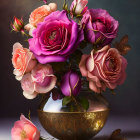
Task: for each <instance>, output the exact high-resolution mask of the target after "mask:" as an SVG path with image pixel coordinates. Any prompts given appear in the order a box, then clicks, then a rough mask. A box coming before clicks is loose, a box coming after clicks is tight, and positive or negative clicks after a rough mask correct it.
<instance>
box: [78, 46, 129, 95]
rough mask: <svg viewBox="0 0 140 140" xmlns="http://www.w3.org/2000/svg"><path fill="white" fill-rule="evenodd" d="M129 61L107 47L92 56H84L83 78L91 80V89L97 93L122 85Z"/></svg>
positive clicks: (80, 65)
mask: <svg viewBox="0 0 140 140" xmlns="http://www.w3.org/2000/svg"><path fill="white" fill-rule="evenodd" d="M126 66H127V60H126V59H125V58H124V57H123V56H121V55H120V54H119V52H118V50H117V49H115V48H110V46H105V47H103V48H102V49H101V50H98V51H97V52H94V50H92V51H91V55H83V56H82V58H81V62H80V64H79V68H80V71H81V74H82V76H85V77H87V80H89V88H90V89H91V90H93V91H95V92H97V93H100V92H102V91H105V89H106V87H108V88H110V89H114V88H116V86H117V85H121V84H122V83H123V82H124V80H125V78H126V73H125V69H126Z"/></svg>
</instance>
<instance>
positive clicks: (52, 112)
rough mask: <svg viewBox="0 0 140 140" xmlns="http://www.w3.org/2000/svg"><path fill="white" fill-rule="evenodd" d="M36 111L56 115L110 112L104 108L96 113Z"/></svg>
mask: <svg viewBox="0 0 140 140" xmlns="http://www.w3.org/2000/svg"><path fill="white" fill-rule="evenodd" d="M37 111H41V112H44V113H56V114H57V113H58V114H68V113H69V114H85V113H98V112H106V111H108V112H109V111H110V109H109V108H106V109H104V110H98V111H90V112H49V111H42V110H40V109H38V110H37Z"/></svg>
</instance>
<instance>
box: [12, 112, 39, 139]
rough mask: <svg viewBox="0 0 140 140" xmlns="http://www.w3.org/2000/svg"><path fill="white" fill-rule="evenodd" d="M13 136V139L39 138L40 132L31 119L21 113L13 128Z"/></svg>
mask: <svg viewBox="0 0 140 140" xmlns="http://www.w3.org/2000/svg"><path fill="white" fill-rule="evenodd" d="M11 136H12V140H39V139H40V132H39V131H38V129H37V128H36V126H35V125H34V124H33V123H32V122H31V121H30V120H28V119H27V118H25V116H24V115H21V116H20V120H19V121H16V122H15V124H14V127H13V128H12V130H11Z"/></svg>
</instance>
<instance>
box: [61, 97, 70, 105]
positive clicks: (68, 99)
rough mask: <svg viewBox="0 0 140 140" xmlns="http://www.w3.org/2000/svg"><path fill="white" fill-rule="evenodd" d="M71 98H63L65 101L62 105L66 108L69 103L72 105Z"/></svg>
mask: <svg viewBox="0 0 140 140" xmlns="http://www.w3.org/2000/svg"><path fill="white" fill-rule="evenodd" d="M71 100H72V99H71V96H66V97H64V98H63V101H62V105H63V106H65V105H67V104H68V103H70V102H71Z"/></svg>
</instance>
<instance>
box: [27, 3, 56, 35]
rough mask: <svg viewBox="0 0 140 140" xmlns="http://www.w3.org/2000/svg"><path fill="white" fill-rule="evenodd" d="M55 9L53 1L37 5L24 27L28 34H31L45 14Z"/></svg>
mask: <svg viewBox="0 0 140 140" xmlns="http://www.w3.org/2000/svg"><path fill="white" fill-rule="evenodd" d="M56 9H57V5H56V4H55V3H50V4H49V5H43V6H41V7H38V8H37V9H35V10H34V11H33V12H32V13H31V15H30V18H29V24H27V25H26V26H25V29H26V30H27V31H29V34H30V35H31V36H32V31H33V30H34V29H35V28H36V27H37V25H38V23H40V22H42V21H43V20H44V18H45V17H46V16H48V15H49V14H50V13H52V12H54V11H56Z"/></svg>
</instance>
